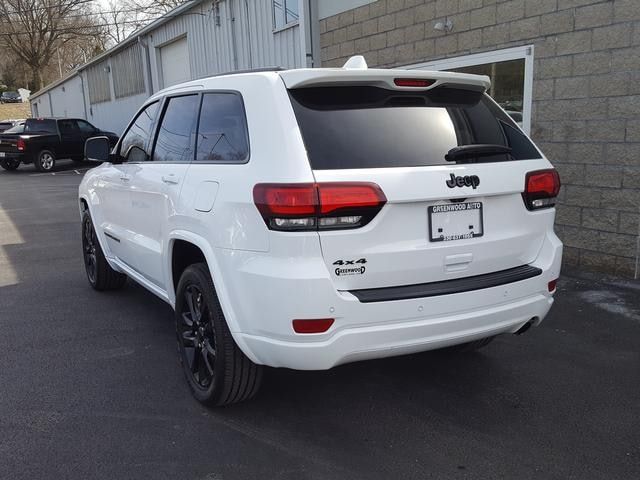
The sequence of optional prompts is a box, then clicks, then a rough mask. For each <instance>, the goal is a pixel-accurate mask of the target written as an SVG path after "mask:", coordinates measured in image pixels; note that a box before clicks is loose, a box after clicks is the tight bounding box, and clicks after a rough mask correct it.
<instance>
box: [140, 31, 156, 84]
mask: <svg viewBox="0 0 640 480" xmlns="http://www.w3.org/2000/svg"><path fill="white" fill-rule="evenodd" d="M138 43H139V44H140V45H142V48H144V56H145V60H146V63H147V78H148V79H149V81H148V82H147V93H148V94H149V96H151V95H153V77H152V76H151V55H150V54H149V44H148V43H147V42H145V41H143V40H142V37H138Z"/></svg>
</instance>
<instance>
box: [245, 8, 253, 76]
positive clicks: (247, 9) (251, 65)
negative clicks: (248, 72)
mask: <svg viewBox="0 0 640 480" xmlns="http://www.w3.org/2000/svg"><path fill="white" fill-rule="evenodd" d="M244 7H245V11H246V12H247V36H248V37H249V49H248V50H249V69H252V68H253V54H252V51H253V42H252V41H251V17H250V16H249V0H244Z"/></svg>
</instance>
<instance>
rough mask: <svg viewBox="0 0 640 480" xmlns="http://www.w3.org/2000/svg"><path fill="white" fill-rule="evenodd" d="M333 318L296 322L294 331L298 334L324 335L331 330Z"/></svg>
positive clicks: (294, 322)
mask: <svg viewBox="0 0 640 480" xmlns="http://www.w3.org/2000/svg"><path fill="white" fill-rule="evenodd" d="M334 321H335V320H334V319H333V318H314V319H310V320H294V321H293V322H292V323H293V331H294V332H296V333H324V332H326V331H327V330H329V329H330V328H331V325H333V322H334Z"/></svg>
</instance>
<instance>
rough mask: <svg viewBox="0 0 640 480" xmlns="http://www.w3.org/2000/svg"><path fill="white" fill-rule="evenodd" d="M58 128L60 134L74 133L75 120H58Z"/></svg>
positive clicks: (76, 131) (76, 130) (75, 128)
mask: <svg viewBox="0 0 640 480" xmlns="http://www.w3.org/2000/svg"><path fill="white" fill-rule="evenodd" d="M58 128H59V129H60V134H61V135H75V134H77V133H78V126H77V125H76V122H75V120H59V121H58Z"/></svg>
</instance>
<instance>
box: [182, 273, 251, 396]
mask: <svg viewBox="0 0 640 480" xmlns="http://www.w3.org/2000/svg"><path fill="white" fill-rule="evenodd" d="M175 315H176V334H177V340H178V351H179V354H180V362H181V364H182V368H183V370H184V374H185V377H186V378H187V383H188V384H189V387H190V388H191V391H192V392H193V395H194V396H195V397H196V399H197V400H198V401H200V402H202V403H204V404H206V405H209V406H222V405H229V404H232V403H237V402H241V401H243V400H248V399H249V398H251V397H253V396H254V395H255V394H256V392H257V391H258V389H259V387H260V384H261V383H262V373H263V367H262V366H260V365H256V364H255V363H253V362H252V361H251V360H249V358H247V356H246V355H245V354H244V353H242V351H241V350H240V349H239V348H238V346H237V345H236V343H235V342H234V340H233V337H232V336H231V332H230V331H229V328H228V326H227V322H226V320H225V318H224V314H223V313H222V308H221V307H220V302H219V301H218V296H217V295H216V291H215V288H214V286H213V281H212V280H211V275H210V273H209V269H208V267H207V265H206V264H204V263H197V264H194V265H191V266H190V267H188V268H187V269H186V270H185V271H184V273H183V274H182V277H180V282H179V283H178V290H177V292H176V313H175Z"/></svg>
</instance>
